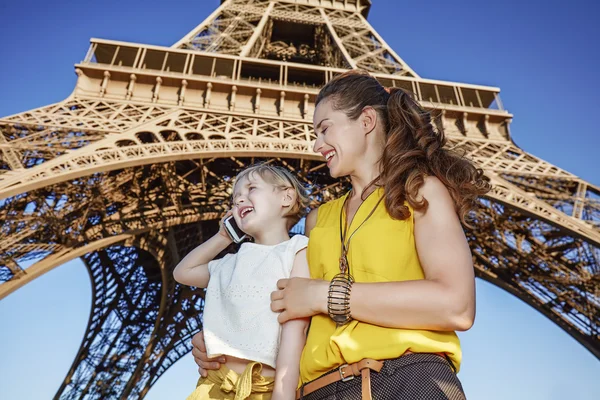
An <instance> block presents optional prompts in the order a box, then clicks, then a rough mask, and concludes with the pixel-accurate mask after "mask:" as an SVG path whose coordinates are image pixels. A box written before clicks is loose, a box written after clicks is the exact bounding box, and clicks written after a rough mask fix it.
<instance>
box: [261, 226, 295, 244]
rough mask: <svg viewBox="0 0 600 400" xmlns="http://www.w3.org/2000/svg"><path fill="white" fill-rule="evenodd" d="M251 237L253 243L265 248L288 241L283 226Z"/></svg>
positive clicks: (287, 233)
mask: <svg viewBox="0 0 600 400" xmlns="http://www.w3.org/2000/svg"><path fill="white" fill-rule="evenodd" d="M252 237H253V238H254V243H256V244H262V245H265V246H274V245H276V244H279V243H281V242H285V241H286V240H290V234H289V232H288V230H287V229H286V227H285V225H284V226H277V227H272V228H270V229H265V230H264V231H262V232H258V233H256V234H254V235H252Z"/></svg>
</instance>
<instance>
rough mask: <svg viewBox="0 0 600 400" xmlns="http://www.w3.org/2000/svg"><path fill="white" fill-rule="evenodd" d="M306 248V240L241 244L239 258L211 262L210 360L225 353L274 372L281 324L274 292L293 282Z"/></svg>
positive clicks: (206, 314)
mask: <svg viewBox="0 0 600 400" xmlns="http://www.w3.org/2000/svg"><path fill="white" fill-rule="evenodd" d="M307 245H308V238H307V237H306V236H303V235H296V236H294V237H292V238H291V239H290V240H287V241H285V242H282V243H279V244H277V245H273V246H266V245H261V244H256V243H243V244H242V245H241V247H240V249H239V251H238V252H237V253H236V254H227V255H226V256H225V257H223V258H221V259H218V260H213V261H211V262H209V263H208V271H209V273H210V279H209V281H208V287H207V289H206V298H205V304H204V327H203V329H204V340H205V342H206V349H207V351H208V356H209V357H216V356H220V355H223V354H225V355H231V356H234V357H238V358H244V359H247V360H252V361H258V362H261V363H263V364H266V365H270V366H271V367H273V368H275V362H276V360H277V352H278V350H279V337H280V332H281V325H280V324H279V323H278V322H277V316H278V314H277V313H275V312H273V311H271V292H273V291H275V290H277V281H278V280H279V279H285V278H289V277H290V273H291V271H292V266H293V265H294V257H295V256H296V253H298V252H299V251H300V250H302V249H304V248H306V246H307Z"/></svg>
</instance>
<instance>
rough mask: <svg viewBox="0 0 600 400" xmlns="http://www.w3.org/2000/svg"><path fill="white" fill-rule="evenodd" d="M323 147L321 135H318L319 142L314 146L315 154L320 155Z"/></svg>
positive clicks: (316, 141)
mask: <svg viewBox="0 0 600 400" xmlns="http://www.w3.org/2000/svg"><path fill="white" fill-rule="evenodd" d="M321 146H323V143H322V140H321V135H317V140H315V144H313V152H315V153H318V152H319V150H320V149H321Z"/></svg>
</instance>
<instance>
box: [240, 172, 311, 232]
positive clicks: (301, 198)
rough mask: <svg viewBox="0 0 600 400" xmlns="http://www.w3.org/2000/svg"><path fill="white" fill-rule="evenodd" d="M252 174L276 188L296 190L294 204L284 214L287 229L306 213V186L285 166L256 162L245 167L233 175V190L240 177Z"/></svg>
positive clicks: (307, 199)
mask: <svg viewBox="0 0 600 400" xmlns="http://www.w3.org/2000/svg"><path fill="white" fill-rule="evenodd" d="M254 174H258V176H260V177H261V178H262V180H263V181H265V182H267V183H268V184H270V185H273V186H274V187H276V188H277V189H280V190H285V189H290V188H291V189H294V192H296V198H295V201H294V204H293V205H292V206H291V207H290V209H289V210H288V212H287V214H286V215H285V217H286V218H287V219H288V229H291V228H292V227H293V226H294V225H296V224H297V223H298V221H300V219H301V218H302V217H304V215H305V214H306V209H307V207H308V204H309V202H310V198H309V197H308V195H307V194H306V188H304V186H302V184H301V183H300V181H298V178H296V177H295V176H294V175H293V174H292V173H291V172H290V171H289V170H287V169H286V168H283V167H279V166H276V165H270V164H257V165H253V166H251V167H248V168H246V169H245V170H243V171H242V172H240V173H239V174H238V175H237V176H236V177H235V181H234V184H233V188H234V190H235V185H236V183H237V182H238V181H239V180H240V179H242V178H245V177H249V176H251V175H254Z"/></svg>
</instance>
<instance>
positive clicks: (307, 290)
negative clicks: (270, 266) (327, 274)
mask: <svg viewBox="0 0 600 400" xmlns="http://www.w3.org/2000/svg"><path fill="white" fill-rule="evenodd" d="M277 288H279V290H277V291H276V292H273V293H271V310H273V311H274V312H280V313H281V314H279V317H277V320H278V321H279V323H280V324H283V323H285V322H287V321H289V320H291V319H298V318H307V317H312V316H313V315H317V314H321V313H323V314H326V313H327V294H328V290H329V282H327V281H322V280H319V279H306V278H290V279H280V280H279V281H277Z"/></svg>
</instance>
